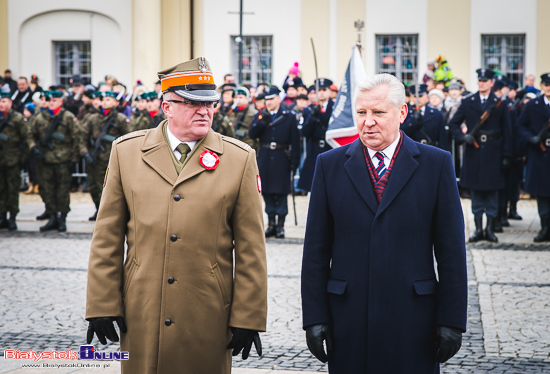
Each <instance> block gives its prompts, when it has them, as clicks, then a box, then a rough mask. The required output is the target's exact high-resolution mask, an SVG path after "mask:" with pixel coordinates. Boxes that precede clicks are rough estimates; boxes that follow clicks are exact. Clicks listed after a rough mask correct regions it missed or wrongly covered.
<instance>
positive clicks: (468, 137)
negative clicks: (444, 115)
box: [463, 134, 475, 145]
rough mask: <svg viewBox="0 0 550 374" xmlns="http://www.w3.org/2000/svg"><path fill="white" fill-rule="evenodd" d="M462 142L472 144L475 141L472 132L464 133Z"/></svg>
mask: <svg viewBox="0 0 550 374" xmlns="http://www.w3.org/2000/svg"><path fill="white" fill-rule="evenodd" d="M463 140H464V143H466V144H469V145H472V144H474V142H475V138H474V137H473V136H472V134H466V135H464V138H463Z"/></svg>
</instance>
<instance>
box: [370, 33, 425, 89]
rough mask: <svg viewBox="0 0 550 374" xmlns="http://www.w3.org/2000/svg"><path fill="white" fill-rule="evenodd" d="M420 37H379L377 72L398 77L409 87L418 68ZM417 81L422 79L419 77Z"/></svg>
mask: <svg viewBox="0 0 550 374" xmlns="http://www.w3.org/2000/svg"><path fill="white" fill-rule="evenodd" d="M417 61H418V35H377V36H376V72H377V74H380V73H388V74H392V75H394V76H396V77H397V78H398V79H400V80H401V81H403V82H404V83H405V84H406V85H407V86H408V85H409V84H411V83H413V82H414V70H415V68H418V64H417ZM416 79H417V80H420V79H421V77H420V76H417V77H416Z"/></svg>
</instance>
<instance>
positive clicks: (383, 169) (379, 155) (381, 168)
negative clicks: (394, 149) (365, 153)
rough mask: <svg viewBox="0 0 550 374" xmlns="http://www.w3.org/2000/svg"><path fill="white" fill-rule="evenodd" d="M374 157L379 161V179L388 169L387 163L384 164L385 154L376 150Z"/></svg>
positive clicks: (377, 169) (377, 171)
mask: <svg viewBox="0 0 550 374" xmlns="http://www.w3.org/2000/svg"><path fill="white" fill-rule="evenodd" d="M374 157H376V158H377V159H378V161H379V162H378V167H377V168H376V175H378V179H380V178H382V176H383V175H384V173H385V172H386V170H387V168H386V164H384V155H383V154H382V153H381V152H376V153H375V154H374Z"/></svg>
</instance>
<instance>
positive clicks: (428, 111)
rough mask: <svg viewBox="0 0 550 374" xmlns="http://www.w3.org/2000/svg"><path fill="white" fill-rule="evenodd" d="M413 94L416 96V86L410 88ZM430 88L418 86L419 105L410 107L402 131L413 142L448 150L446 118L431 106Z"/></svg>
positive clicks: (423, 85) (422, 85)
mask: <svg viewBox="0 0 550 374" xmlns="http://www.w3.org/2000/svg"><path fill="white" fill-rule="evenodd" d="M410 91H411V94H413V95H414V94H416V86H412V87H410ZM429 102H430V98H429V95H428V86H427V85H425V84H420V85H419V86H418V104H417V105H416V106H414V105H409V112H408V113H407V118H406V119H405V122H403V123H402V124H401V130H402V131H403V132H404V133H405V134H407V135H408V136H409V137H410V138H411V139H412V140H414V141H415V142H418V143H422V144H428V145H433V146H434V147H438V148H441V149H444V150H446V151H447V150H448V141H447V133H446V131H445V116H444V115H443V113H441V112H440V111H439V110H437V109H435V108H433V107H431V106H430V105H429Z"/></svg>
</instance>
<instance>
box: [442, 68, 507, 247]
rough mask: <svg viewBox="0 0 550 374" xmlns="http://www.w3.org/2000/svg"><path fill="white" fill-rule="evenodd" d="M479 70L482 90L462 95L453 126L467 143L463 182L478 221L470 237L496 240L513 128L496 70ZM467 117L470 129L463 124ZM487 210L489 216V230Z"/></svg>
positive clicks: (460, 141)
mask: <svg viewBox="0 0 550 374" xmlns="http://www.w3.org/2000/svg"><path fill="white" fill-rule="evenodd" d="M476 72H477V75H478V86H479V91H478V92H476V93H474V94H471V95H468V96H466V97H464V98H463V99H462V101H461V103H460V106H459V107H458V110H457V111H456V114H455V115H454V116H453V118H452V119H451V121H450V122H449V127H450V128H451V132H452V133H453V136H454V137H455V139H456V141H457V143H458V144H461V143H465V144H466V147H465V149H464V159H463V163H462V170H461V172H460V185H461V186H462V187H464V188H469V189H470V190H471V195H472V213H473V214H474V221H475V225H476V230H475V232H474V234H473V235H472V236H470V238H469V241H470V242H477V241H479V240H483V239H486V240H488V241H490V242H494V243H496V242H498V238H497V237H496V235H495V234H494V230H493V225H494V222H495V220H496V218H497V215H498V190H500V189H503V188H504V173H503V170H506V169H508V168H509V167H510V165H511V157H512V130H511V125H510V114H509V112H508V108H507V106H506V103H505V101H504V100H500V99H498V98H497V97H496V96H495V94H494V93H493V92H491V88H492V86H493V77H494V75H495V73H494V72H493V71H492V70H490V69H478V70H476ZM482 116H483V117H482ZM482 118H484V120H483V119H482ZM464 121H466V126H467V131H466V133H463V131H462V129H461V128H460V125H461V124H462V122H464ZM483 213H485V214H486V216H487V225H486V227H485V232H484V231H483Z"/></svg>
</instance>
